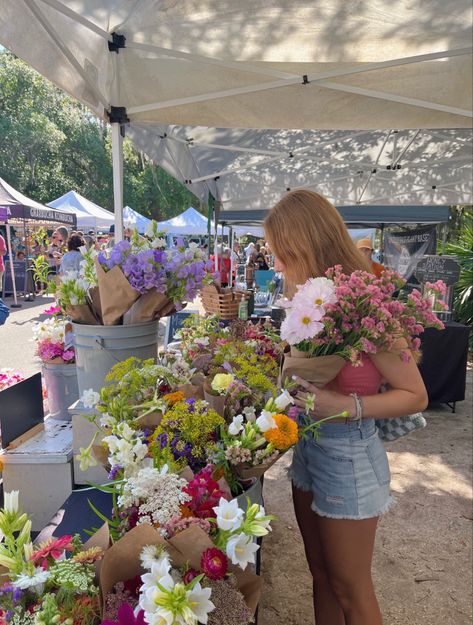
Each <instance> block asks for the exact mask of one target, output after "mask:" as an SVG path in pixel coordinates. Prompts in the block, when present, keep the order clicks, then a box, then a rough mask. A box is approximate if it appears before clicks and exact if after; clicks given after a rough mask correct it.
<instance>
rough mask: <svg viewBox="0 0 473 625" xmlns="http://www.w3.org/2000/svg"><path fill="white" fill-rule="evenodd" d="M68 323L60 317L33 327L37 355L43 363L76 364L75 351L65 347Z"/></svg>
mask: <svg viewBox="0 0 473 625" xmlns="http://www.w3.org/2000/svg"><path fill="white" fill-rule="evenodd" d="M66 325H67V322H66V321H65V320H64V319H59V318H58V317H52V318H51V319H46V320H45V321H42V322H40V323H36V324H35V325H34V327H33V335H34V340H35V341H36V353H37V355H38V356H39V358H40V359H41V360H42V361H43V362H47V363H55V364H68V363H74V362H75V353H74V349H73V348H72V347H71V348H67V349H66V347H65V344H64V341H65V336H66Z"/></svg>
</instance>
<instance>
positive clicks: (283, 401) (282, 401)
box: [274, 390, 294, 410]
mask: <svg viewBox="0 0 473 625" xmlns="http://www.w3.org/2000/svg"><path fill="white" fill-rule="evenodd" d="M293 403H294V398H293V397H291V395H290V393H289V391H286V390H284V391H283V392H282V393H281V394H280V395H278V396H277V397H276V399H275V400H274V405H275V406H276V408H277V409H278V410H286V408H287V407H288V406H289V404H293Z"/></svg>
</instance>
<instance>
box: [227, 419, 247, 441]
mask: <svg viewBox="0 0 473 625" xmlns="http://www.w3.org/2000/svg"><path fill="white" fill-rule="evenodd" d="M243 419H244V417H243V415H242V414H239V415H237V416H236V417H233V421H232V422H231V423H230V425H229V426H228V433H229V434H231V435H232V436H238V434H240V432H242V431H243Z"/></svg>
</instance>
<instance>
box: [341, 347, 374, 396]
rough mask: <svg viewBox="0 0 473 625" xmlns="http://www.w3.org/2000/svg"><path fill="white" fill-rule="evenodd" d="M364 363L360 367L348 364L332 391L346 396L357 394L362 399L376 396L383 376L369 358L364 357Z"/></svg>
mask: <svg viewBox="0 0 473 625" xmlns="http://www.w3.org/2000/svg"><path fill="white" fill-rule="evenodd" d="M362 362H363V365H361V366H359V367H354V366H353V365H351V364H350V363H347V364H346V365H345V366H344V367H343V369H342V370H341V371H340V373H339V374H338V375H337V377H336V378H335V380H334V381H333V382H332V384H333V387H332V390H337V391H338V392H339V393H343V394H344V395H350V393H357V394H358V395H360V396H361V397H364V396H367V395H376V394H377V393H378V392H379V388H380V386H381V382H382V379H383V376H382V375H381V374H380V372H379V371H378V370H377V369H376V367H375V366H374V364H373V363H372V361H371V359H370V358H369V357H368V356H363V357H362ZM332 384H331V386H332Z"/></svg>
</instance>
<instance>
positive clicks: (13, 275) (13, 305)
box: [7, 223, 21, 308]
mask: <svg viewBox="0 0 473 625" xmlns="http://www.w3.org/2000/svg"><path fill="white" fill-rule="evenodd" d="M7 247H8V258H9V259H10V273H11V283H12V287H13V304H12V305H11V307H12V308H21V304H19V303H18V296H17V293H16V282H15V267H14V266H13V260H14V259H13V252H12V249H11V233H10V224H9V223H7Z"/></svg>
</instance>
